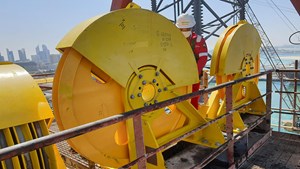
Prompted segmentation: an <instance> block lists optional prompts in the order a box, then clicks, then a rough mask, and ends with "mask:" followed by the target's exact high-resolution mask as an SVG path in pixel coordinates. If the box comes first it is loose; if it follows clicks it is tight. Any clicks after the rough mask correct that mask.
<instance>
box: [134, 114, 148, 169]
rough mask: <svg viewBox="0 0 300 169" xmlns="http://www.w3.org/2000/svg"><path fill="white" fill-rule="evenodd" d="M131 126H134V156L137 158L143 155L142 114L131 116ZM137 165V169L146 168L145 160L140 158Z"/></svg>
mask: <svg viewBox="0 0 300 169" xmlns="http://www.w3.org/2000/svg"><path fill="white" fill-rule="evenodd" d="M133 127H134V137H135V147H136V156H137V158H139V157H141V156H144V155H145V144H144V134H143V126H142V115H138V116H135V117H134V118H133ZM137 165H138V168H139V169H146V160H140V161H139V162H138V163H137Z"/></svg>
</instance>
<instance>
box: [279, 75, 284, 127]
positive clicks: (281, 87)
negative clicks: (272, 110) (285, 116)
mask: <svg viewBox="0 0 300 169" xmlns="http://www.w3.org/2000/svg"><path fill="white" fill-rule="evenodd" d="M279 76H280V92H279V113H278V132H280V130H281V111H282V90H283V73H282V72H280V73H279Z"/></svg>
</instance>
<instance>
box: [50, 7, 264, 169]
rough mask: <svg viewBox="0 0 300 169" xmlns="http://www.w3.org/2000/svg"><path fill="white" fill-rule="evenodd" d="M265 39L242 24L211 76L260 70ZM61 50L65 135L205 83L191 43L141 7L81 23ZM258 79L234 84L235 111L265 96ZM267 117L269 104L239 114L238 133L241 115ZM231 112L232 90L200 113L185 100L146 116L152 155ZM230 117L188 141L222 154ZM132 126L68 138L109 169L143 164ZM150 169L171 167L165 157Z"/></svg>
mask: <svg viewBox="0 0 300 169" xmlns="http://www.w3.org/2000/svg"><path fill="white" fill-rule="evenodd" d="M259 47H260V38H259V35H258V33H257V31H256V30H255V29H254V27H253V26H251V25H250V24H248V23H246V22H245V21H241V22H240V23H238V24H237V25H234V26H232V27H229V28H227V30H226V31H225V33H224V34H223V35H222V36H221V37H220V40H219V41H218V42H217V45H216V48H215V50H214V54H213V58H212V65H211V66H212V69H211V74H212V75H215V76H216V79H217V84H220V83H224V82H228V81H231V80H236V79H239V78H241V77H245V76H249V75H251V74H253V73H257V72H258V71H259ZM57 49H58V50H59V51H60V52H62V54H63V55H62V58H61V61H60V63H59V65H58V68H57V72H56V74H55V78H54V86H53V106H54V113H55V116H56V120H57V123H58V126H59V128H60V129H61V130H64V129H68V128H72V127H75V126H78V125H82V124H85V123H88V122H92V121H95V120H99V119H103V118H106V117H109V116H112V115H117V114H121V113H123V112H126V111H129V110H133V109H137V108H141V107H145V106H149V105H152V104H155V103H157V102H161V101H164V100H167V99H170V98H174V97H177V96H179V95H183V94H186V93H189V92H191V85H192V84H194V83H197V82H198V75H197V66H196V62H195V60H194V56H193V52H192V50H191V47H190V45H189V44H188V42H187V41H186V39H185V38H184V36H182V34H181V32H180V31H179V30H178V29H177V28H176V27H175V26H174V25H173V24H172V23H171V22H170V21H169V20H167V19H166V18H164V17H162V16H160V15H159V14H156V13H153V12H151V11H148V10H143V9H139V8H129V9H122V10H117V11H113V12H111V13H108V14H106V15H103V16H96V17H94V18H91V19H89V20H87V21H85V22H82V23H81V24H79V25H78V26H76V27H75V28H74V29H73V30H71V31H70V32H69V33H68V34H67V35H66V36H65V37H64V38H63V39H62V40H61V42H60V43H59V44H58V46H57ZM256 85H257V80H249V81H246V82H243V83H241V84H236V85H234V86H233V98H234V103H233V105H234V107H237V106H239V105H241V104H243V103H246V102H248V101H250V100H252V99H254V98H255V97H257V96H259V95H260V93H259V91H258V89H257V86H256ZM242 112H247V113H252V114H258V115H260V114H263V113H264V112H265V104H264V102H263V100H261V99H260V100H258V101H257V102H255V103H253V104H250V105H249V106H248V107H246V108H245V109H243V110H242V111H239V112H235V113H234V129H235V131H236V132H238V131H240V130H243V129H244V128H245V127H246V126H245V125H244V123H243V120H242V119H241V117H240V113H242ZM224 113H225V91H224V90H223V89H222V90H219V91H217V92H214V93H212V94H211V96H210V98H209V101H208V103H207V105H203V106H201V108H200V110H199V111H197V110H196V109H194V107H193V106H192V105H191V104H190V103H189V101H183V102H181V103H178V104H174V105H170V106H168V107H165V108H164V109H160V110H157V111H153V112H150V113H147V114H145V115H143V116H142V125H143V133H144V142H145V149H146V152H147V151H148V150H151V149H155V148H158V147H160V146H162V145H164V144H166V143H167V142H169V141H170V140H172V139H174V138H176V137H178V136H180V135H182V134H184V133H186V132H187V131H190V130H192V129H194V128H196V127H197V126H199V125H201V124H204V123H206V122H207V121H208V120H211V119H214V118H216V117H218V116H220V115H222V114H224ZM224 124H225V119H224V120H222V121H221V122H220V123H219V125H217V124H212V125H210V126H209V127H207V128H205V129H203V130H201V131H199V132H198V133H195V134H194V135H192V136H190V137H189V138H187V139H185V141H188V142H191V143H195V144H199V145H203V146H208V147H212V148H216V147H218V146H220V145H221V144H222V143H224V142H225V139H224V137H223V134H222V132H221V131H222V130H224ZM134 136H135V133H134V129H133V121H132V119H131V120H127V121H124V122H119V123H117V124H114V125H112V126H109V127H105V128H102V129H99V130H96V131H93V132H91V133H88V134H84V135H82V136H79V137H76V138H73V139H70V140H68V142H69V144H70V145H71V146H72V148H73V149H74V150H76V151H77V152H78V153H80V154H81V155H82V156H84V157H86V158H88V159H89V160H92V161H94V162H96V163H98V164H100V165H101V166H103V167H112V168H117V167H121V166H123V165H125V164H127V163H129V162H130V161H133V160H135V159H136V158H137V155H136V147H135V137H134ZM147 168H165V165H164V159H163V156H162V153H158V154H157V155H156V158H155V160H154V161H153V160H148V161H147Z"/></svg>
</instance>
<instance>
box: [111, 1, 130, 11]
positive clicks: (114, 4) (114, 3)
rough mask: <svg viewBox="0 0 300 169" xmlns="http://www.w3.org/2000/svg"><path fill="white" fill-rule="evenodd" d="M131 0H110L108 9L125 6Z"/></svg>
mask: <svg viewBox="0 0 300 169" xmlns="http://www.w3.org/2000/svg"><path fill="white" fill-rule="evenodd" d="M130 2H132V0H112V2H111V7H110V11H114V10H117V9H122V8H125V7H126V6H127V5H128V4H129V3H130Z"/></svg>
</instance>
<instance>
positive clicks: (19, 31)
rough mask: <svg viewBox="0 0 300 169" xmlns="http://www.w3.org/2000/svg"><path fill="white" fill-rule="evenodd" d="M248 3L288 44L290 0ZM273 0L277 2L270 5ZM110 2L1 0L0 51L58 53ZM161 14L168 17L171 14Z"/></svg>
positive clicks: (277, 39)
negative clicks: (72, 33)
mask: <svg viewBox="0 0 300 169" xmlns="http://www.w3.org/2000/svg"><path fill="white" fill-rule="evenodd" d="M133 2H135V3H137V4H139V5H140V6H141V7H142V8H145V9H150V8H151V1H142V0H136V1H133ZM217 2H219V1H217V0H214V1H207V3H209V4H210V5H212V6H213V7H214V9H215V10H216V12H217V13H222V10H223V7H220V6H218V5H219V4H218V3H217ZM219 3H220V2H219ZM249 3H250V6H251V7H252V9H253V10H254V12H255V13H256V15H257V17H258V19H259V20H260V22H261V25H262V26H263V28H264V30H265V31H266V33H267V34H268V36H269V39H270V40H271V42H272V43H273V44H274V45H275V46H282V45H288V44H289V41H288V38H289V36H290V35H291V34H292V33H294V32H295V30H299V28H300V16H299V15H298V13H297V12H296V10H295V9H294V7H293V6H292V4H291V2H290V0H287V1H282V0H266V1H261V0H250V1H249ZM273 3H274V4H276V5H277V6H274V5H272V4H273ZM110 5H111V1H99V0H90V1H88V2H83V1H80V0H73V1H58V0H52V1H38V0H30V1H16V0H9V1H8V0H4V1H2V2H1V7H2V10H0V21H1V25H2V27H1V31H0V37H1V38H0V53H1V55H2V56H4V57H5V59H6V60H7V59H8V58H7V52H6V48H8V49H10V50H12V51H13V52H14V54H15V55H16V54H17V52H18V50H19V49H22V48H24V49H25V50H26V54H27V56H31V55H33V54H34V53H35V46H36V45H37V44H47V46H48V49H49V50H50V53H53V54H59V52H58V51H57V50H56V49H55V47H56V45H57V44H58V42H59V41H60V40H61V39H62V38H63V37H64V35H65V34H66V33H67V32H69V31H70V30H71V29H72V28H73V27H75V26H76V25H78V24H79V23H81V22H82V21H84V20H86V19H89V18H91V17H94V16H97V15H102V14H105V13H108V12H109V11H110ZM45 7H47V8H45ZM276 7H278V8H279V9H280V10H281V11H278V10H277V8H276ZM281 12H283V14H284V15H282V14H281ZM206 14H207V12H206V11H205V10H204V18H203V19H204V23H205V22H207V21H208V20H211V19H212V18H210V16H206ZM163 15H164V16H165V17H170V15H172V14H170V13H164V14H163ZM285 17H287V18H288V19H289V20H287V19H286V18H285ZM289 22H291V23H292V24H290V23H289ZM215 43H216V40H209V41H208V42H207V44H208V48H209V50H212V49H213V48H214V45H215ZM17 58H18V56H17Z"/></svg>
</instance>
